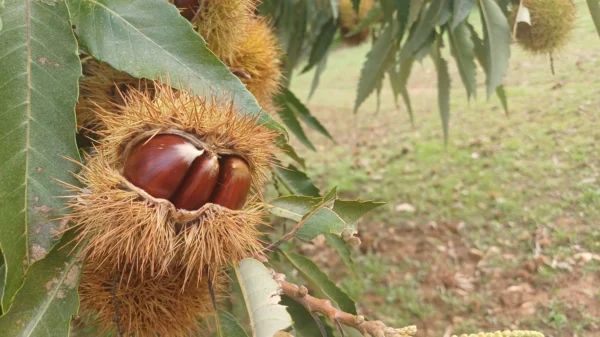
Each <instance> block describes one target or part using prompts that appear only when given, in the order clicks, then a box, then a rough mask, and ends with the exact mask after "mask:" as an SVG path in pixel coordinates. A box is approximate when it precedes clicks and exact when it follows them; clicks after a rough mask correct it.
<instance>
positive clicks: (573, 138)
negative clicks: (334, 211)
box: [292, 2, 600, 337]
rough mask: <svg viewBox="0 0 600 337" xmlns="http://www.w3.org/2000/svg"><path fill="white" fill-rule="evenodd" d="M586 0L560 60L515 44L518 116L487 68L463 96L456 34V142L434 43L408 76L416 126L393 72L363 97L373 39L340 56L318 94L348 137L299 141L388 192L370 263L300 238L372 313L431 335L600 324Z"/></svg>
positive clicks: (599, 114) (374, 220) (597, 85)
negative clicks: (445, 123) (346, 262)
mask: <svg viewBox="0 0 600 337" xmlns="http://www.w3.org/2000/svg"><path fill="white" fill-rule="evenodd" d="M578 9H579V14H580V15H579V18H578V22H577V28H576V30H575V32H574V34H573V38H572V42H571V44H569V45H568V46H567V47H566V48H565V49H564V51H563V52H562V53H561V54H560V55H554V68H555V75H553V74H552V73H551V68H550V62H549V59H548V58H545V57H533V56H530V55H528V54H526V53H524V52H523V51H522V50H520V49H519V48H518V46H517V45H514V46H513V47H514V48H513V50H512V57H511V67H510V70H509V73H508V75H507V77H506V80H505V86H506V90H507V94H508V97H509V107H510V115H509V116H506V115H505V114H504V112H503V110H502V108H501V106H500V103H499V101H498V99H497V98H496V97H491V98H490V99H489V100H487V99H486V97H485V87H484V85H483V81H484V74H483V72H482V71H481V69H480V70H479V71H478V81H479V83H480V84H479V86H478V92H477V99H476V100H471V102H468V101H467V98H466V94H465V90H464V88H463V86H462V83H461V81H460V78H459V76H458V72H457V69H456V66H455V64H454V59H452V58H451V56H450V55H449V51H448V49H447V48H445V50H444V53H445V57H446V59H447V60H448V61H449V64H450V67H451V77H452V83H453V87H452V92H451V95H452V105H451V107H452V117H451V122H450V138H449V142H448V144H447V146H445V145H444V142H443V135H442V127H441V120H440V118H439V113H438V110H437V91H436V85H437V84H436V76H435V71H434V68H433V65H432V64H431V62H430V61H429V60H428V59H427V60H426V61H425V62H424V63H423V64H417V65H415V67H414V68H413V72H412V76H411V79H410V82H409V92H410V94H411V97H412V102H413V107H414V109H415V126H414V127H412V126H411V124H410V119H409V117H408V114H407V112H406V110H405V109H404V106H403V105H402V102H400V103H401V107H400V108H399V109H398V108H397V107H396V106H395V104H394V101H393V98H392V93H391V89H390V88H389V85H388V83H387V82H386V83H385V86H384V88H383V92H382V95H381V108H380V111H379V112H376V111H375V110H376V109H375V108H376V99H375V97H374V96H372V97H371V98H370V99H369V100H368V101H367V102H366V103H365V104H364V105H363V106H362V108H361V109H360V111H359V113H358V114H356V115H355V114H353V113H352V109H353V105H354V99H355V96H356V86H357V82H358V76H359V72H360V68H361V66H362V63H363V62H364V59H365V54H366V52H367V51H368V49H369V46H366V45H365V46H361V47H358V48H353V49H340V50H337V51H335V52H334V53H333V54H332V55H331V56H330V58H329V61H328V68H327V70H326V71H325V72H324V73H323V75H322V78H321V82H320V83H321V84H320V87H319V89H318V90H317V92H316V93H315V95H314V96H313V97H312V99H311V100H310V101H309V102H308V106H309V108H310V109H311V111H312V112H313V114H314V115H315V116H317V117H318V119H319V120H320V121H321V122H322V123H323V124H324V125H325V126H326V127H327V129H328V130H329V131H330V132H331V133H332V134H333V135H334V138H335V140H336V143H333V142H331V141H329V140H327V139H326V138H324V137H322V136H320V135H319V134H317V133H314V132H310V131H308V130H307V133H308V134H309V137H310V138H311V139H312V140H313V141H314V143H315V146H316V147H317V149H318V151H317V152H312V151H310V150H307V149H306V148H303V147H302V145H300V144H299V143H298V142H296V143H297V144H296V148H297V149H300V153H301V155H302V156H304V157H305V158H306V159H307V163H308V164H307V172H308V174H309V175H310V176H311V177H313V178H314V180H315V182H316V183H317V185H318V186H319V187H320V188H321V189H322V190H325V189H327V188H331V187H333V186H338V187H339V190H340V191H341V194H342V195H343V196H344V197H354V198H358V197H360V198H361V199H375V200H379V201H385V202H387V204H386V205H385V206H384V207H381V208H379V209H377V210H376V211H375V212H373V214H371V215H370V216H369V217H367V218H366V219H364V220H363V221H362V223H361V224H360V226H359V229H360V230H361V233H360V236H361V238H362V240H363V244H362V246H361V249H360V250H358V251H356V252H355V260H356V263H357V265H358V269H359V274H360V275H359V277H358V278H354V277H352V276H350V275H348V274H347V273H346V272H345V271H344V270H343V267H341V264H340V263H339V262H338V261H337V259H336V258H335V254H334V253H331V252H330V251H329V250H327V249H326V248H321V246H320V243H319V242H317V243H316V244H315V246H316V247H317V248H318V249H314V246H313V247H312V248H311V247H304V249H305V250H306V252H307V253H310V254H312V255H313V257H314V259H315V260H316V261H317V262H318V263H320V264H322V265H324V266H325V267H327V268H330V269H331V271H332V274H333V277H334V278H335V279H336V281H339V282H340V284H341V285H343V286H344V287H345V289H347V290H348V292H349V293H350V294H352V296H354V297H355V298H356V299H357V300H358V301H359V302H360V307H361V309H362V310H363V312H364V313H366V314H368V315H369V316H371V317H375V318H378V319H381V320H383V321H385V322H386V323H389V324H391V325H396V326H401V325H408V324H416V325H417V326H418V328H419V329H420V332H419V333H418V335H419V336H436V337H442V336H444V333H446V332H448V333H450V334H451V333H456V334H460V333H471V332H476V331H479V330H490V329H491V330H495V329H506V328H519V329H539V330H541V331H543V332H544V333H545V334H546V336H557V337H558V336H600V332H598V331H600V261H598V260H595V259H596V258H600V38H599V37H598V34H597V33H596V31H595V28H594V26H593V24H592V22H591V18H590V16H589V13H588V12H587V7H586V5H585V2H578ZM311 82H312V73H308V74H305V75H300V76H295V77H294V78H293V82H292V90H293V91H294V92H295V93H296V95H298V97H300V98H301V99H303V100H306V97H307V96H308V91H309V88H310V85H311ZM402 204H408V205H410V206H412V207H413V208H414V211H412V212H410V211H403V210H402V209H403V208H407V207H406V206H407V205H403V206H400V207H398V206H399V205H402ZM408 208H410V207H408ZM587 260H590V261H587Z"/></svg>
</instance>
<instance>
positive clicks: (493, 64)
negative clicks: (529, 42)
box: [478, 0, 511, 98]
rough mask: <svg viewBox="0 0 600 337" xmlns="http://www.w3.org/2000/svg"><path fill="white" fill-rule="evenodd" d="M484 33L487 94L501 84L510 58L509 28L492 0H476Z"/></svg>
mask: <svg viewBox="0 0 600 337" xmlns="http://www.w3.org/2000/svg"><path fill="white" fill-rule="evenodd" d="M478 1H479V9H480V11H481V22H482V24H483V33H484V50H485V59H486V75H487V77H486V87H487V96H488V98H489V97H490V95H491V94H492V93H493V92H494V91H495V90H496V88H497V87H498V86H499V85H501V84H502V78H503V77H504V74H506V71H507V69H508V59H509V58H510V40H511V38H510V28H509V26H508V21H507V19H506V16H504V13H503V12H502V9H500V7H499V6H498V4H497V3H496V2H495V1H494V0H478Z"/></svg>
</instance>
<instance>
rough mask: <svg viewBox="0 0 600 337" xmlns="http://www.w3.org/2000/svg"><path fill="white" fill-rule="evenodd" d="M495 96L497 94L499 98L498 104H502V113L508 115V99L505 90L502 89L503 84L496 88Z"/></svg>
mask: <svg viewBox="0 0 600 337" xmlns="http://www.w3.org/2000/svg"><path fill="white" fill-rule="evenodd" d="M496 96H498V99H499V100H500V104H501V105H502V109H504V113H505V114H506V115H507V116H508V114H509V111H508V101H507V99H506V91H504V86H503V85H499V86H498V88H496Z"/></svg>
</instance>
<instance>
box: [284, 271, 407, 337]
mask: <svg viewBox="0 0 600 337" xmlns="http://www.w3.org/2000/svg"><path fill="white" fill-rule="evenodd" d="M273 279H275V281H277V283H279V286H280V287H281V290H282V293H283V295H285V296H287V297H289V298H291V299H293V300H294V301H296V302H298V303H300V305H302V306H303V307H304V308H306V310H308V311H309V312H310V313H311V314H314V313H320V314H322V315H324V316H325V317H327V318H328V319H330V320H331V321H332V322H333V323H335V324H336V326H337V327H338V329H340V330H341V325H342V324H343V325H345V326H348V327H351V328H354V329H356V330H358V331H360V332H361V333H362V334H363V335H365V336H371V337H411V336H414V335H415V334H416V333H417V327H416V326H414V325H411V326H407V327H405V328H401V329H395V328H391V327H387V326H386V325H385V324H383V322H381V321H367V320H365V317H364V316H360V315H359V316H355V315H352V314H350V313H347V312H344V311H342V310H340V309H338V308H336V307H334V306H333V305H332V304H331V301H329V300H324V299H320V298H316V297H313V296H311V295H309V294H308V289H307V288H306V287H304V286H297V285H295V284H293V283H289V282H287V281H286V280H285V275H283V274H278V273H276V272H274V271H273Z"/></svg>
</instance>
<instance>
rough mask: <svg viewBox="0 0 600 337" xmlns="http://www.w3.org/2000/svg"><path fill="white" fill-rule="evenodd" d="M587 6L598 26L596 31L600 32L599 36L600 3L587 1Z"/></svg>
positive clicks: (595, 0)
mask: <svg viewBox="0 0 600 337" xmlns="http://www.w3.org/2000/svg"><path fill="white" fill-rule="evenodd" d="M587 5H588V8H589V9H590V14H591V15H592V20H593V21H594V25H595V26H596V31H597V32H598V35H600V1H599V0H587Z"/></svg>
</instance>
